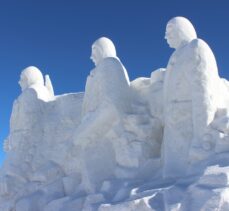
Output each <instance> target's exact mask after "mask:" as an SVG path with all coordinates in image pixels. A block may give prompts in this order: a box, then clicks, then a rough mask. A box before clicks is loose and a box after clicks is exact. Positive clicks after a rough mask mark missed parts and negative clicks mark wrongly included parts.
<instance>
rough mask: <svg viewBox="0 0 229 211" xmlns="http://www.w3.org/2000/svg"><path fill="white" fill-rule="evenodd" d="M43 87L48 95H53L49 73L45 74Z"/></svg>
mask: <svg viewBox="0 0 229 211" xmlns="http://www.w3.org/2000/svg"><path fill="white" fill-rule="evenodd" d="M45 87H46V88H47V90H48V92H49V94H50V96H51V97H54V90H53V86H52V82H51V79H50V77H49V75H45Z"/></svg>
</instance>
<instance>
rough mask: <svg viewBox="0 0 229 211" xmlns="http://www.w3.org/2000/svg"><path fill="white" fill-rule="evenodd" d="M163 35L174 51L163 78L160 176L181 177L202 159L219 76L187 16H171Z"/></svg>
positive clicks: (215, 108) (214, 62) (207, 51)
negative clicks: (205, 134)
mask: <svg viewBox="0 0 229 211" xmlns="http://www.w3.org/2000/svg"><path fill="white" fill-rule="evenodd" d="M165 39H166V40H167V42H168V44H169V46H170V47H171V48H175V52H174V53H173V54H172V56H171V57H170V59H169V62H168V66H167V70H166V73H165V81H164V93H163V95H164V100H163V101H164V137H163V147H162V154H163V156H162V157H163V158H162V159H163V176H164V177H180V176H183V175H185V174H186V170H187V167H188V165H189V164H190V163H195V162H198V161H199V160H201V159H203V157H202V155H203V154H204V153H203V154H202V152H203V151H204V149H203V145H202V142H203V136H204V133H205V130H206V128H207V126H208V125H209V124H210V123H211V122H212V120H213V119H214V116H215V112H216V110H217V107H218V104H217V103H218V102H219V100H218V96H217V91H218V86H219V76H218V69H217V65H216V61H215V57H214V55H213V53H212V51H211V49H210V48H209V46H208V45H207V44H206V43H205V42H204V41H203V40H201V39H198V38H197V35H196V32H195V29H194V27H193V25H192V24H191V22H190V21H189V20H187V19H186V18H183V17H175V18H173V19H171V20H170V21H169V22H168V24H167V26H166V33H165ZM201 151H202V152H201Z"/></svg>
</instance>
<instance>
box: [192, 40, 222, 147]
mask: <svg viewBox="0 0 229 211" xmlns="http://www.w3.org/2000/svg"><path fill="white" fill-rule="evenodd" d="M191 47H192V49H193V52H194V53H193V56H194V60H192V61H194V63H193V64H194V66H193V69H192V72H191V73H190V78H191V92H192V115H193V116H192V119H193V138H194V139H196V140H201V139H202V138H203V135H204V132H205V130H206V128H207V126H208V125H209V124H210V123H211V122H212V120H213V119H214V116H215V112H216V110H217V102H218V100H217V90H218V87H217V86H218V81H219V77H218V70H217V65H216V61H215V57H214V55H213V53H212V51H211V49H210V48H209V46H208V45H207V44H206V43H205V42H204V41H202V40H200V39H196V40H194V41H192V43H191ZM193 144H194V145H195V143H193Z"/></svg>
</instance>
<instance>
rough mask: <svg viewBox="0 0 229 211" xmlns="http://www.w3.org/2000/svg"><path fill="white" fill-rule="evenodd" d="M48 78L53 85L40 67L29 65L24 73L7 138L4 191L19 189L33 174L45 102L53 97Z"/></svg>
mask: <svg viewBox="0 0 229 211" xmlns="http://www.w3.org/2000/svg"><path fill="white" fill-rule="evenodd" d="M46 79H47V81H48V84H49V86H48V87H49V88H47V87H46V86H45V85H44V79H43V76H42V74H41V72H40V70H38V69H37V68H36V67H28V68H26V69H24V70H23V71H22V73H21V77H20V81H19V84H20V86H21V90H22V93H21V95H20V96H19V97H18V99H17V100H15V102H14V105H13V110H12V114H11V119H10V135H9V136H8V137H7V139H6V140H5V141H4V149H5V151H6V152H7V159H6V160H5V162H4V164H3V168H2V170H1V172H0V174H1V175H0V177H1V184H0V192H1V193H2V194H4V193H7V192H8V191H13V190H16V189H18V186H20V185H21V184H22V183H23V182H25V181H26V180H27V179H28V178H29V177H30V175H31V171H32V166H31V163H32V161H33V156H34V153H35V151H36V148H37V145H39V142H40V141H41V140H42V121H43V119H42V115H41V114H42V112H43V110H42V106H43V102H45V101H49V100H51V99H52V98H53V89H52V85H51V81H50V79H49V78H48V76H46ZM34 136H36V139H34ZM35 140H37V142H35ZM7 185H8V186H10V187H7Z"/></svg>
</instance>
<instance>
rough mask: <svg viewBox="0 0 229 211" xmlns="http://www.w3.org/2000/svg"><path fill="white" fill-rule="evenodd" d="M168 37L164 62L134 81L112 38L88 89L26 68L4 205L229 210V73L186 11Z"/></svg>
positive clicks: (8, 145)
mask: <svg viewBox="0 0 229 211" xmlns="http://www.w3.org/2000/svg"><path fill="white" fill-rule="evenodd" d="M166 39H167V42H168V44H169V46H170V47H172V48H175V51H174V53H173V54H172V56H171V58H170V60H169V62H168V65H167V68H160V69H157V70H155V71H153V72H152V74H151V77H150V78H137V79H135V80H134V81H131V82H130V81H129V78H128V74H127V71H126V69H125V67H124V66H123V64H122V63H121V61H120V60H119V58H118V57H117V55H116V50H115V46H114V44H113V43H112V41H111V40H109V39H108V38H105V37H102V38H100V39H98V40H97V41H95V42H94V44H93V45H92V55H91V59H92V61H93V62H94V64H95V68H94V69H93V70H92V71H91V72H90V74H89V76H88V78H87V82H86V88H85V93H75V94H65V95H60V96H55V95H54V91H53V87H52V83H51V80H50V78H49V77H48V76H45V81H44V78H43V76H42V74H41V72H40V71H39V70H38V69H37V68H35V67H28V68H26V69H25V70H23V71H22V74H21V78H20V81H19V84H20V86H21V88H22V93H21V95H20V96H19V97H18V99H17V100H15V102H14V105H13V111H12V115H11V120H10V134H9V136H8V137H7V138H6V140H5V141H4V150H5V151H6V152H7V158H6V160H5V162H4V165H3V167H2V169H1V170H0V210H1V211H13V210H16V211H63V210H65V211H66V210H67V211H76V210H85V211H86V210H88V211H91V210H99V211H108V210H112V211H114V210H117V211H122V210H123V211H128V210H129V211H135V210H143V211H144V210H146V211H148V210H162V211H163V210H166V211H167V210H169V211H170V210H173V211H185V210H229V187H228V186H229V112H228V108H229V82H228V81H227V80H225V79H220V78H219V76H218V70H217V65H216V61H215V58H214V55H213V53H212V51H211V49H210V48H209V47H208V45H207V44H206V43H205V42H204V41H203V40H201V39H198V38H197V35H196V32H195V29H194V27H193V26H192V24H191V23H190V22H189V21H188V20H187V19H185V18H182V17H176V18H173V19H171V20H170V21H169V22H168V24H167V27H166Z"/></svg>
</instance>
